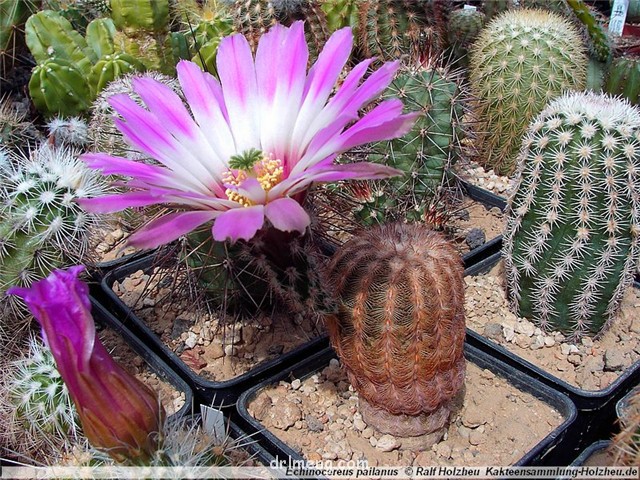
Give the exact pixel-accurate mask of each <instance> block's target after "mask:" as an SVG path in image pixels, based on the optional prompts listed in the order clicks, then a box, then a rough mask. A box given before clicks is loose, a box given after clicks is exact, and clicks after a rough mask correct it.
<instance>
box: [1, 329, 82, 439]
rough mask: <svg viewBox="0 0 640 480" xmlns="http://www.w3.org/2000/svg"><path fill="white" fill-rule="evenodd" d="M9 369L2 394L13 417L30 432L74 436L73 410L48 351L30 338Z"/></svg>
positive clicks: (74, 412)
mask: <svg viewBox="0 0 640 480" xmlns="http://www.w3.org/2000/svg"><path fill="white" fill-rule="evenodd" d="M11 370H12V372H11V375H10V377H9V378H8V381H7V382H6V383H7V384H6V385H5V388H6V392H5V394H6V396H7V398H8V400H9V402H11V404H12V405H13V407H14V408H15V417H14V420H15V421H16V422H18V423H19V424H20V425H21V426H22V427H23V428H25V429H28V430H29V431H30V432H31V433H32V434H33V435H52V436H58V437H66V436H74V435H75V433H76V432H77V431H78V430H79V422H78V417H77V414H76V409H75V406H74V404H73V401H72V400H71V397H70V396H69V391H68V390H67V386H66V385H65V383H64V381H63V380H62V377H61V376H60V373H59V372H58V368H57V367H56V362H55V359H54V358H53V354H52V353H51V350H49V349H48V348H47V347H46V346H45V345H44V344H43V343H42V342H41V341H40V340H38V339H36V338H31V339H30V341H29V354H28V355H27V356H25V357H22V358H19V359H17V360H15V361H14V362H13V363H12V365H11Z"/></svg>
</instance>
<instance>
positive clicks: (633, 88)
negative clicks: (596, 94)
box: [604, 57, 640, 105]
mask: <svg viewBox="0 0 640 480" xmlns="http://www.w3.org/2000/svg"><path fill="white" fill-rule="evenodd" d="M604 91H605V92H606V93H610V94H612V95H622V96H623V97H624V98H626V99H628V100H629V101H630V102H631V103H632V104H633V105H638V103H640V59H639V58H634V57H619V58H616V59H614V60H613V62H612V63H611V65H610V66H609V72H608V75H607V80H606V83H605V86H604Z"/></svg>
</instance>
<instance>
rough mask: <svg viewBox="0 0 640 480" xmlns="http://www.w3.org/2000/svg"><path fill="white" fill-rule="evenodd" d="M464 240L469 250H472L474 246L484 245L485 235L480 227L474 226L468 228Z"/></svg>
mask: <svg viewBox="0 0 640 480" xmlns="http://www.w3.org/2000/svg"><path fill="white" fill-rule="evenodd" d="M464 241H465V243H466V244H467V246H468V247H469V250H473V249H474V248H478V247H480V246H482V245H484V244H485V243H486V241H487V236H486V235H485V233H484V231H483V230H482V229H481V228H477V227H476V228H472V229H471V230H469V232H468V233H467V235H466V237H465V239H464Z"/></svg>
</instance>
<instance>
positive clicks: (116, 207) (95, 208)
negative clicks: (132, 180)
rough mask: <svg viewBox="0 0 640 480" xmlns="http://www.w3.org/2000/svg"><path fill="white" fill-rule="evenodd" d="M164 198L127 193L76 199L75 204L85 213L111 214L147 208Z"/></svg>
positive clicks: (143, 193)
mask: <svg viewBox="0 0 640 480" xmlns="http://www.w3.org/2000/svg"><path fill="white" fill-rule="evenodd" d="M163 201H164V198H163V197H161V196H158V195H154V194H151V193H149V192H127V193H117V194H113V195H104V196H102V197H94V198H77V199H76V202H77V203H78V204H79V205H80V206H81V207H82V208H83V209H85V210H86V211H87V212H92V213H113V212H119V211H121V210H124V209H125V208H130V207H132V208H133V207H147V206H149V205H155V204H157V203H162V202H163Z"/></svg>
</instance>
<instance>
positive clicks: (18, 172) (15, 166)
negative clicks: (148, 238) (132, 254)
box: [0, 144, 107, 298]
mask: <svg viewBox="0 0 640 480" xmlns="http://www.w3.org/2000/svg"><path fill="white" fill-rule="evenodd" d="M0 185H2V188H0V266H1V267H2V268H0V295H2V294H3V293H4V292H5V291H6V290H7V288H9V287H10V286H12V285H18V286H28V285H30V284H31V282H32V281H33V280H36V279H41V278H43V277H45V276H47V275H48V274H49V272H50V271H51V270H52V269H53V268H57V267H61V266H63V265H65V264H66V263H71V262H74V263H77V262H79V261H80V260H81V259H82V257H83V256H84V255H85V254H86V252H87V248H88V243H89V234H90V231H91V229H92V228H94V227H95V226H96V225H99V224H100V217H98V216H96V215H94V214H89V213H86V212H84V211H83V210H82V209H81V208H80V206H79V205H77V204H76V203H75V202H74V199H75V198H79V197H86V196H91V195H94V194H101V193H104V191H105V189H106V188H107V187H106V184H105V181H104V179H102V177H101V176H100V175H99V174H97V173H96V172H95V171H93V170H90V169H88V168H86V167H85V166H84V164H83V163H82V162H81V161H80V160H77V159H76V157H75V155H74V153H73V152H72V151H70V150H68V149H65V148H53V147H50V146H49V145H47V144H43V145H42V146H40V147H39V148H38V149H37V150H35V151H33V152H31V156H30V158H21V157H18V156H16V155H13V156H11V158H10V159H9V161H7V162H4V163H3V164H2V165H0ZM9 298H13V297H9Z"/></svg>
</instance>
